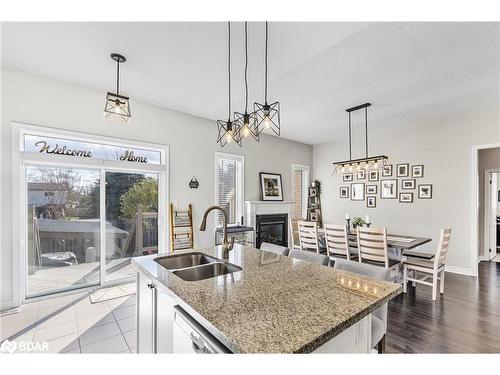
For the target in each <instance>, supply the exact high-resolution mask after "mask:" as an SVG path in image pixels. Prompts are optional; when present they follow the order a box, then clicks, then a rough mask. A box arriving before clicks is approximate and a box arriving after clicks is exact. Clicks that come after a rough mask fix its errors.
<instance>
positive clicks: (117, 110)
mask: <svg viewBox="0 0 500 375" xmlns="http://www.w3.org/2000/svg"><path fill="white" fill-rule="evenodd" d="M113 112H115V113H118V114H120V113H121V108H120V102H119V101H118V100H117V101H116V102H115V107H114V108H113Z"/></svg>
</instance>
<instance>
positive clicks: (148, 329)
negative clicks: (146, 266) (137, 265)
mask: <svg viewBox="0 0 500 375" xmlns="http://www.w3.org/2000/svg"><path fill="white" fill-rule="evenodd" d="M174 305H175V301H174V300H173V298H171V297H170V296H169V295H168V294H167V293H166V291H165V290H163V289H162V288H161V287H158V285H157V284H156V283H155V282H154V281H153V280H152V279H150V278H149V277H147V276H146V275H144V274H143V273H142V272H137V353H172V322H173V316H174V310H173V308H174Z"/></svg>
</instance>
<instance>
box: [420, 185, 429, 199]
mask: <svg viewBox="0 0 500 375" xmlns="http://www.w3.org/2000/svg"><path fill="white" fill-rule="evenodd" d="M418 199H432V184H422V185H418Z"/></svg>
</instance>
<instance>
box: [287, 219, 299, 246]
mask: <svg viewBox="0 0 500 375" xmlns="http://www.w3.org/2000/svg"><path fill="white" fill-rule="evenodd" d="M300 220H302V218H300V217H291V216H290V218H289V219H288V226H289V227H290V237H291V239H292V246H291V248H292V249H298V248H300V238H299V221H300Z"/></svg>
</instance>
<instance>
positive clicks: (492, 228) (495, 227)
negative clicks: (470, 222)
mask: <svg viewBox="0 0 500 375" xmlns="http://www.w3.org/2000/svg"><path fill="white" fill-rule="evenodd" d="M484 187H485V190H484V233H483V242H484V250H483V254H484V258H485V260H488V261H494V262H500V256H499V254H500V170H496V169H495V170H491V169H487V170H485V181H484Z"/></svg>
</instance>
